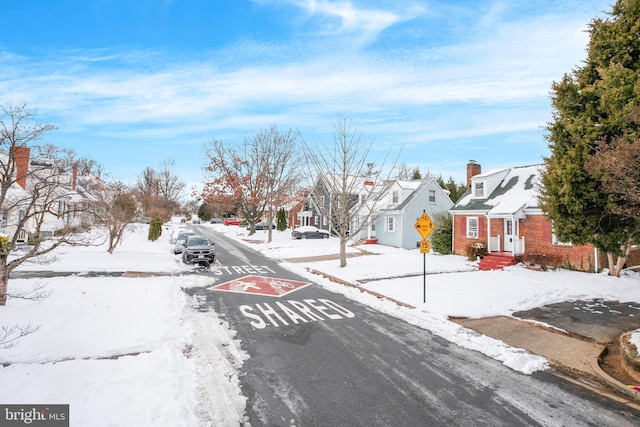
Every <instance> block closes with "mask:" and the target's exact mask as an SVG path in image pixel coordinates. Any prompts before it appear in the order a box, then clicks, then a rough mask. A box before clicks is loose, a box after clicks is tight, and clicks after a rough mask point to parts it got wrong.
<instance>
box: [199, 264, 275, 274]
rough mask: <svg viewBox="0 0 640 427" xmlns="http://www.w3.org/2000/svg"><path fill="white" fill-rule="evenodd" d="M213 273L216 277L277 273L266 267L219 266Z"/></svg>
mask: <svg viewBox="0 0 640 427" xmlns="http://www.w3.org/2000/svg"><path fill="white" fill-rule="evenodd" d="M211 272H212V273H213V274H215V275H216V276H222V275H241V274H269V273H275V271H273V270H272V269H270V268H269V267H267V266H266V265H217V266H215V267H214V268H212V269H211Z"/></svg>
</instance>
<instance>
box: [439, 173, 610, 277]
mask: <svg viewBox="0 0 640 427" xmlns="http://www.w3.org/2000/svg"><path fill="white" fill-rule="evenodd" d="M543 168H544V165H533V166H524V167H513V168H504V169H494V170H489V171H486V172H482V170H481V167H480V165H479V164H477V163H476V162H474V161H470V162H469V163H468V164H467V187H468V190H467V192H466V193H465V194H464V195H462V197H461V198H460V200H458V201H457V202H456V203H455V205H454V206H453V208H451V210H450V213H451V214H452V216H453V248H452V249H453V253H455V254H458V255H467V250H468V247H469V246H470V245H477V244H480V245H483V246H484V247H485V248H486V249H487V252H488V256H487V257H485V258H487V261H486V263H487V264H489V263H490V261H489V260H490V259H492V258H491V256H496V255H500V256H502V257H504V258H506V259H508V260H509V261H512V263H515V261H516V260H520V261H530V262H532V263H534V264H544V265H548V266H556V267H568V268H573V269H576V270H582V271H598V270H599V269H600V268H602V267H603V266H605V265H606V264H605V263H606V259H605V258H606V256H605V254H602V253H599V252H598V251H597V250H596V249H595V248H594V247H593V246H592V245H584V246H582V245H573V244H571V243H570V242H561V241H559V240H558V239H557V238H556V236H555V235H554V233H553V227H552V224H551V222H550V221H549V220H548V219H547V217H546V216H545V215H544V213H543V212H542V210H541V209H540V208H539V207H538V186H539V185H540V184H539V183H540V172H541V170H542V169H543ZM494 259H495V258H494ZM482 262H485V259H483V260H482ZM482 262H481V265H480V267H481V268H482Z"/></svg>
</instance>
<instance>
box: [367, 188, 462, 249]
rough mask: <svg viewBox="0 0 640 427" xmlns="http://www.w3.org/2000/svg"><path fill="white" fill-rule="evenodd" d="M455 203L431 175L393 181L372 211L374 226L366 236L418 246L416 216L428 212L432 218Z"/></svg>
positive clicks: (386, 243)
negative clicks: (418, 178) (427, 177)
mask: <svg viewBox="0 0 640 427" xmlns="http://www.w3.org/2000/svg"><path fill="white" fill-rule="evenodd" d="M452 206H453V202H452V201H451V199H450V198H449V195H448V194H447V192H445V191H444V190H443V189H442V188H441V187H440V185H438V183H437V182H436V181H434V180H432V179H427V180H413V181H399V180H398V181H391V182H389V183H386V185H385V188H384V194H383V195H382V197H381V199H380V201H379V203H377V206H376V207H375V208H374V210H373V212H372V215H371V222H372V224H373V227H371V229H369V230H367V233H368V234H367V236H364V235H363V236H362V238H365V239H372V238H375V239H377V243H379V244H383V245H387V246H394V247H398V248H404V249H415V248H416V247H418V246H419V244H420V240H422V237H421V236H420V234H419V233H418V231H417V230H416V229H415V223H416V221H417V219H418V218H419V217H420V215H422V213H423V212H426V213H427V215H429V216H430V217H431V218H432V219H434V217H435V216H436V215H437V214H438V213H446V212H447V211H448V210H449V209H450V208H451V207H452Z"/></svg>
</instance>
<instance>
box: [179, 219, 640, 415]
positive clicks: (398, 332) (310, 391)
mask: <svg viewBox="0 0 640 427" xmlns="http://www.w3.org/2000/svg"><path fill="white" fill-rule="evenodd" d="M200 231H201V232H202V233H207V234H209V235H210V236H211V237H212V240H214V241H215V242H216V247H217V259H218V262H217V263H216V264H217V265H216V266H214V267H212V268H211V269H210V270H209V269H207V270H203V271H202V274H206V275H208V276H210V277H211V278H212V282H211V286H208V287H206V288H192V289H190V290H189V292H190V293H192V294H195V293H197V294H199V295H201V296H202V297H203V298H202V300H203V302H202V305H203V306H202V307H201V309H210V310H215V311H216V312H217V313H219V314H221V315H223V316H224V317H225V319H226V320H227V321H228V322H229V325H230V328H232V329H234V330H235V331H237V335H236V338H237V339H240V340H241V342H242V348H243V350H244V351H246V352H247V353H248V355H249V359H248V360H246V361H245V362H244V365H243V366H242V374H241V377H240V380H241V384H242V390H243V393H244V395H245V396H246V397H247V398H248V401H247V408H246V412H247V418H248V423H247V425H251V426H252V427H256V426H445V425H446V426H452V425H474V426H515V425H517V426H543V425H544V426H548V425H553V426H556V425H558V426H560V425H564V426H632V425H638V423H639V422H640V414H639V413H638V412H636V411H634V410H633V409H630V408H628V407H625V406H624V405H621V404H617V403H615V402H612V401H609V400H607V399H605V398H602V397H600V396H598V395H596V394H592V393H590V392H587V391H585V390H584V389H582V388H580V387H577V386H575V385H572V384H570V383H566V382H563V381H562V380H560V379H558V378H556V377H555V376H553V375H550V374H548V373H545V372H539V373H536V374H534V375H533V376H527V375H523V374H520V373H517V372H515V371H512V370H511V369H509V368H507V367H505V366H504V365H502V364H501V363H499V362H497V361H495V360H493V359H491V358H488V357H486V356H484V355H482V354H480V353H477V352H474V351H471V350H466V349H463V348H460V347H458V346H456V345H453V344H451V343H449V342H448V341H446V340H445V339H443V338H440V337H438V336H436V335H433V334H432V333H430V332H429V331H426V330H423V329H420V328H417V327H415V326H412V325H409V324H407V323H405V322H403V321H401V320H398V319H396V318H394V317H391V316H388V315H385V314H381V313H379V312H377V311H375V310H373V309H371V308H369V307H367V306H364V305H362V304H360V303H358V302H355V301H352V300H350V299H348V298H346V297H344V296H342V295H339V294H334V293H331V292H328V291H326V290H324V289H323V288H322V287H321V286H319V285H316V284H313V283H309V282H308V281H307V280H306V279H304V278H301V277H299V276H297V275H295V274H292V273H291V272H289V271H287V270H285V269H284V268H282V267H281V266H280V265H279V264H278V263H277V262H274V261H273V260H270V259H267V258H264V257H262V256H261V255H260V254H259V253H257V252H255V251H252V250H250V249H247V248H246V247H244V246H242V245H240V244H238V243H236V242H234V241H232V240H229V239H226V238H224V237H223V236H221V235H220V234H218V233H214V232H213V231H210V229H207V228H205V227H200ZM307 244H309V245H313V244H314V241H313V240H308V241H307ZM213 287H217V288H216V289H212V288H213ZM263 292H264V293H271V294H272V295H271V296H266V295H262V294H261V293H263ZM285 292H287V293H285Z"/></svg>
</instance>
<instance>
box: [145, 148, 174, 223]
mask: <svg viewBox="0 0 640 427" xmlns="http://www.w3.org/2000/svg"><path fill="white" fill-rule="evenodd" d="M174 164H175V162H174V161H173V160H169V159H165V160H163V161H162V163H160V167H159V169H158V170H156V169H153V168H152V167H147V168H145V170H144V171H142V174H141V175H140V176H139V177H138V181H137V183H136V194H137V199H138V201H140V203H142V208H143V210H144V212H145V214H146V215H147V216H152V215H154V214H157V215H159V216H160V217H162V218H163V219H167V217H168V216H169V215H170V214H171V213H173V211H175V210H176V209H177V208H178V207H179V206H180V199H181V198H182V196H183V192H184V189H185V187H186V184H185V183H184V181H182V180H180V178H179V177H178V176H177V175H176V174H175V173H174V171H173V167H174Z"/></svg>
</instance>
